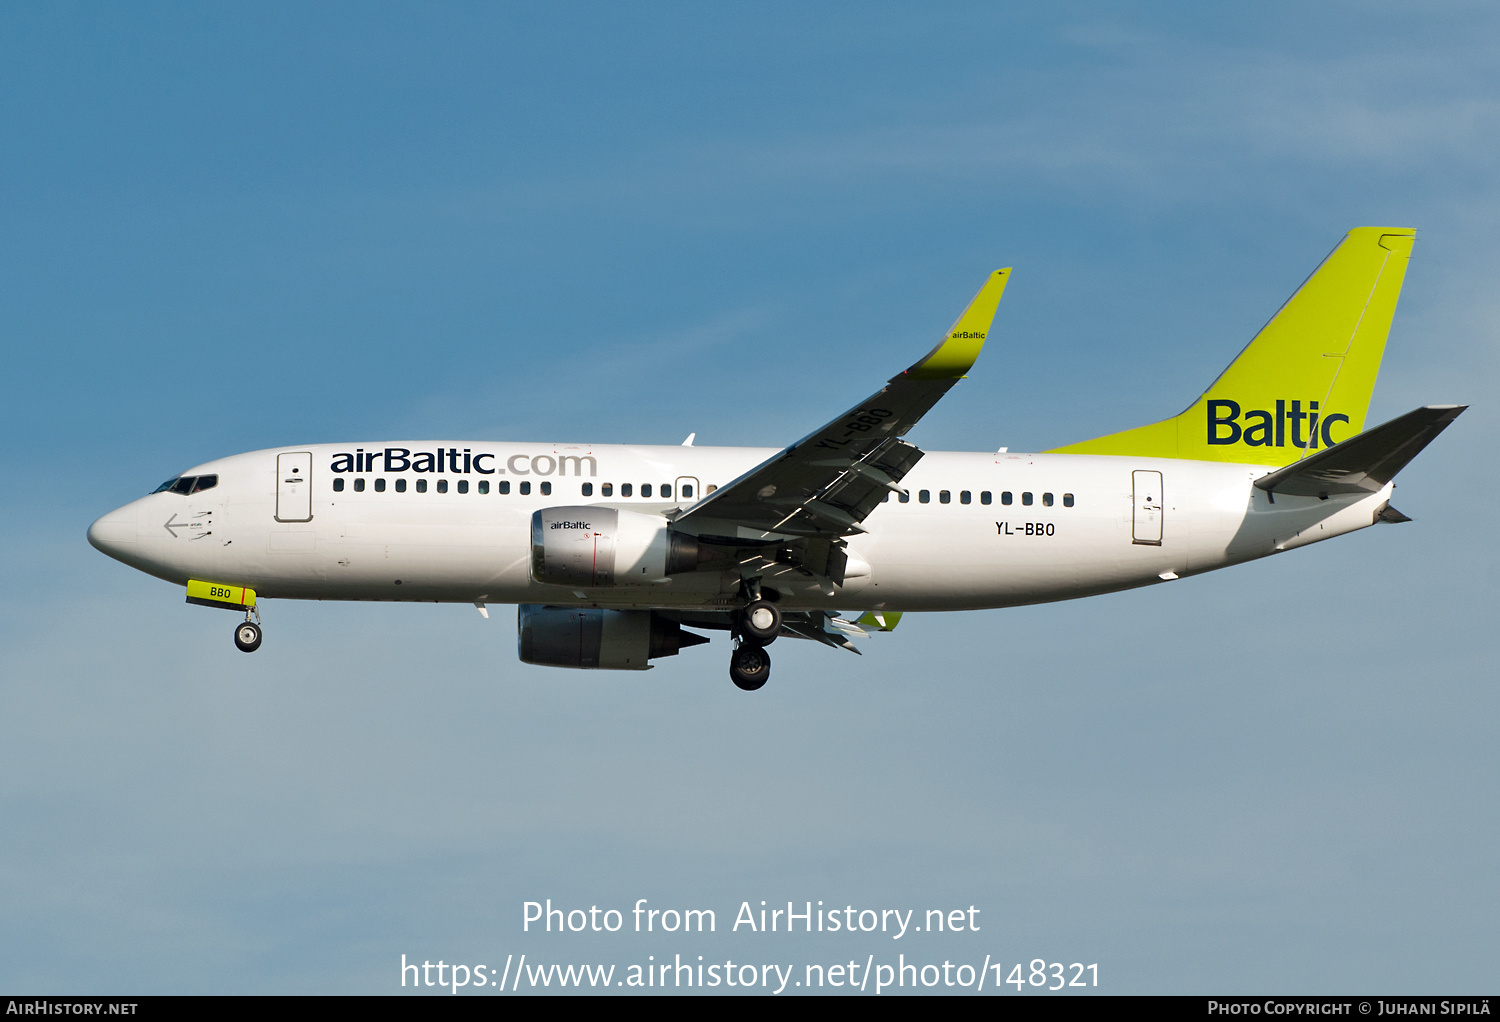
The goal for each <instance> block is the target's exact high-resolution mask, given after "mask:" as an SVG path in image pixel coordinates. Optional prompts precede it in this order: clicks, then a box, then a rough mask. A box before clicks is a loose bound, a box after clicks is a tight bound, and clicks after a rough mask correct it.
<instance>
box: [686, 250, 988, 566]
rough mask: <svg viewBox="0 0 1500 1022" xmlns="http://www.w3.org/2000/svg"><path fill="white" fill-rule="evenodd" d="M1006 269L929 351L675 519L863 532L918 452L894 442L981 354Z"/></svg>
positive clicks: (706, 526)
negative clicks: (847, 409)
mask: <svg viewBox="0 0 1500 1022" xmlns="http://www.w3.org/2000/svg"><path fill="white" fill-rule="evenodd" d="M1009 276H1010V270H1008V269H1005V270H996V271H995V272H994V273H992V274H990V277H989V279H988V280H986V281H985V283H984V286H983V287H981V288H980V289H979V293H978V294H977V295H975V296H974V300H973V301H972V302H970V303H969V307H968V308H967V309H965V310H964V312H963V315H961V316H959V317H958V321H957V322H956V323H954V324H953V326H952V327H951V328H950V329H949V330H948V333H947V334H946V335H945V336H944V337H943V339H942V340H941V341H939V342H938V345H937V347H935V348H933V349H932V350H931V351H930V352H928V353H927V355H926V356H925V357H924V358H922V359H921V360H920V361H918V362H917V363H916V364H915V365H913V366H912V367H911V368H909V369H907V370H906V371H905V372H904V373H901V374H900V375H899V376H896V377H893V378H892V379H891V380H890V382H889V383H887V384H886V385H885V386H884V387H883V388H881V390H880V391H879V392H877V393H875V394H873V395H871V396H870V397H869V398H868V399H867V400H865V401H863V402H862V403H860V404H859V405H857V406H855V407H854V408H851V409H850V410H849V411H847V412H845V413H844V414H843V415H840V416H839V417H838V418H836V419H834V420H833V421H832V422H830V423H829V424H828V425H826V426H824V427H823V428H821V429H819V430H816V431H815V432H813V433H811V434H809V435H808V436H805V437H803V438H802V439H801V440H799V441H797V442H796V443H795V444H793V445H792V446H790V447H788V448H787V449H786V450H784V451H782V452H781V453H779V454H777V455H776V456H775V457H773V458H770V459H769V460H767V461H765V462H763V463H761V464H760V465H757V466H756V467H755V468H753V469H751V470H750V471H749V472H747V473H745V474H744V475H742V476H740V477H739V478H738V479H736V480H734V481H733V482H731V483H729V484H727V485H725V486H722V487H720V488H719V489H718V490H717V491H715V492H714V493H712V494H709V496H708V497H706V498H704V499H703V500H700V501H699V502H698V503H697V504H695V505H693V507H692V508H691V509H690V510H689V511H688V512H687V513H686V514H684V515H683V516H682V517H681V518H678V519H677V527H678V528H679V529H681V530H684V531H689V532H697V533H699V534H710V533H711V534H719V535H724V536H729V537H736V538H740V539H747V538H752V537H753V536H758V535H762V534H767V533H769V534H775V535H784V536H806V537H821V538H826V539H837V538H839V537H843V536H849V535H853V534H855V533H860V532H863V531H865V530H864V529H863V528H862V527H861V526H860V524H859V523H860V522H862V521H864V519H865V518H866V517H867V516H868V515H869V514H870V512H872V511H874V510H875V508H876V506H877V505H879V504H880V502H881V501H882V500H884V499H885V496H886V494H887V493H888V492H890V491H891V490H896V491H898V492H899V491H900V487H899V486H898V485H897V484H898V483H899V482H900V481H901V478H902V477H903V476H905V475H906V473H907V472H909V471H911V468H912V466H913V465H915V464H916V463H917V461H918V460H920V459H921V457H922V452H921V451H919V450H917V449H916V448H915V447H913V446H912V445H911V444H909V443H906V442H905V441H903V440H901V439H899V437H900V436H901V435H902V434H903V433H905V432H906V431H907V430H909V429H911V428H912V427H913V426H915V425H916V424H917V420H918V419H920V418H921V417H922V416H923V415H925V414H926V413H927V410H928V409H930V408H931V407H932V406H933V405H935V404H937V402H938V399H939V398H941V397H942V396H943V395H944V394H946V393H947V392H948V389H949V388H950V387H952V386H953V385H954V384H955V383H957V382H958V381H959V380H960V379H962V378H963V375H964V373H966V372H968V371H969V367H970V366H972V365H973V364H974V360H975V359H976V358H978V357H979V350H980V348H981V347H983V346H984V339H985V336H986V335H987V334H988V333H989V329H990V323H991V321H993V320H994V318H995V309H996V307H997V306H998V305H999V304H1000V296H1001V294H1003V293H1004V291H1005V282H1006V280H1007V279H1008V278H1009Z"/></svg>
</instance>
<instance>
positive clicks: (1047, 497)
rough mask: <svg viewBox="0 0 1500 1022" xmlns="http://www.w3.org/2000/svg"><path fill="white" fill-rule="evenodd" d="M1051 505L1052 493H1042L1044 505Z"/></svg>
mask: <svg viewBox="0 0 1500 1022" xmlns="http://www.w3.org/2000/svg"><path fill="white" fill-rule="evenodd" d="M1051 506H1052V494H1050V493H1044V494H1042V507H1051Z"/></svg>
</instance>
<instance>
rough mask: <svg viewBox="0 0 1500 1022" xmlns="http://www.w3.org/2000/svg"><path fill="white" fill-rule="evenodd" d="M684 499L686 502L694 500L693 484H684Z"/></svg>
mask: <svg viewBox="0 0 1500 1022" xmlns="http://www.w3.org/2000/svg"><path fill="white" fill-rule="evenodd" d="M682 497H683V499H684V500H692V499H693V484H692V483H683V484H682Z"/></svg>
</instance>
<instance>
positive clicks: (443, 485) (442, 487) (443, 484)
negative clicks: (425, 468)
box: [437, 479, 448, 493]
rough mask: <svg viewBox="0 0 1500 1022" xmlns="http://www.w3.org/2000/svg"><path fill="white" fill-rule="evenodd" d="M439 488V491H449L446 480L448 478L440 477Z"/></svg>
mask: <svg viewBox="0 0 1500 1022" xmlns="http://www.w3.org/2000/svg"><path fill="white" fill-rule="evenodd" d="M437 490H438V492H439V493H447V492H448V480H446V479H439V480H438V487H437Z"/></svg>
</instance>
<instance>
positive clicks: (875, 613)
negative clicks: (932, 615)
mask: <svg viewBox="0 0 1500 1022" xmlns="http://www.w3.org/2000/svg"><path fill="white" fill-rule="evenodd" d="M1001 272H1004V271H1001ZM992 315H993V313H992ZM854 623H855V624H857V625H859V626H860V627H861V628H864V629H867V630H869V631H872V632H894V631H895V630H896V626H897V625H898V624H900V623H901V611H899V610H867V611H865V612H864V613H863V614H861V615H860V616H859V619H858V620H857V621H855V622H854Z"/></svg>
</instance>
